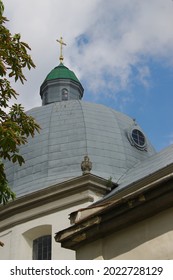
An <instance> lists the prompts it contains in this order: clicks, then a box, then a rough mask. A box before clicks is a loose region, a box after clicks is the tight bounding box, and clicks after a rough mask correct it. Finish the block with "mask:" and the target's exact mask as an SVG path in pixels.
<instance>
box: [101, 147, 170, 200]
mask: <svg viewBox="0 0 173 280" xmlns="http://www.w3.org/2000/svg"><path fill="white" fill-rule="evenodd" d="M166 168H167V170H168V171H169V172H170V170H171V172H172V170H173V169H172V168H173V145H171V146H169V147H167V148H165V149H163V150H162V151H161V152H159V153H156V154H154V155H152V156H150V157H149V158H147V159H145V160H144V161H141V162H140V163H139V162H138V163H137V164H135V165H134V167H132V168H131V169H129V170H128V171H127V172H126V173H124V175H123V176H122V177H121V178H120V179H119V180H118V182H117V183H118V187H116V188H115V189H114V190H113V191H112V192H110V193H109V194H108V195H107V196H106V197H105V198H104V199H108V198H113V197H114V195H117V193H119V192H121V191H123V190H125V189H129V188H130V187H133V185H134V184H135V183H136V182H139V181H142V180H144V179H145V178H149V177H154V178H156V176H157V177H158V176H159V177H160V178H161V175H162V173H163V174H164V170H165V169H166ZM156 174H158V175H156Z"/></svg>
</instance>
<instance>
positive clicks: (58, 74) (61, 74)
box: [45, 63, 80, 83]
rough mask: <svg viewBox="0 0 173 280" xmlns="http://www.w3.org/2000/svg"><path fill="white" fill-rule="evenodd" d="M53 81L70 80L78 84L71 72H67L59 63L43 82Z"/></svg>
mask: <svg viewBox="0 0 173 280" xmlns="http://www.w3.org/2000/svg"><path fill="white" fill-rule="evenodd" d="M54 79H71V80H73V81H75V82H77V83H80V81H79V80H78V78H77V77H76V75H75V74H74V72H73V71H71V70H69V69H68V68H67V67H66V66H64V64H62V63H60V64H59V65H58V66H57V67H55V68H54V69H53V70H52V71H51V72H50V73H49V74H48V75H47V77H46V79H45V81H50V80H54Z"/></svg>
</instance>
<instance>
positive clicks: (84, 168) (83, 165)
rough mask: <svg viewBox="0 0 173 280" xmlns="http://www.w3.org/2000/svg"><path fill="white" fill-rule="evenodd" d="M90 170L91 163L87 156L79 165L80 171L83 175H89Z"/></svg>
mask: <svg viewBox="0 0 173 280" xmlns="http://www.w3.org/2000/svg"><path fill="white" fill-rule="evenodd" d="M91 169H92V162H91V161H90V159H89V157H88V156H84V160H83V161H82V163H81V170H82V171H83V175H86V174H89V173H90V171H91Z"/></svg>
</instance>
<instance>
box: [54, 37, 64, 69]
mask: <svg viewBox="0 0 173 280" xmlns="http://www.w3.org/2000/svg"><path fill="white" fill-rule="evenodd" d="M56 41H57V42H58V43H60V56H59V60H60V63H63V60H64V57H63V53H62V48H63V46H67V45H66V43H64V42H63V38H62V37H60V40H58V39H57V40H56Z"/></svg>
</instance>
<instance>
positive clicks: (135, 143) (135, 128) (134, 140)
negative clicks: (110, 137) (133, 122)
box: [129, 127, 147, 151]
mask: <svg viewBox="0 0 173 280" xmlns="http://www.w3.org/2000/svg"><path fill="white" fill-rule="evenodd" d="M134 131H137V132H138V133H139V134H140V135H141V136H142V137H143V139H144V143H143V144H140V143H139V142H137V141H136V139H134V136H133V133H134ZM129 138H130V139H129V140H130V142H131V144H132V145H133V146H135V147H136V148H137V149H139V150H142V151H144V150H145V151H146V150H147V140H146V137H145V135H144V133H143V132H142V131H141V130H140V129H139V128H138V127H133V128H132V129H131V131H130V133H129Z"/></svg>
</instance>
